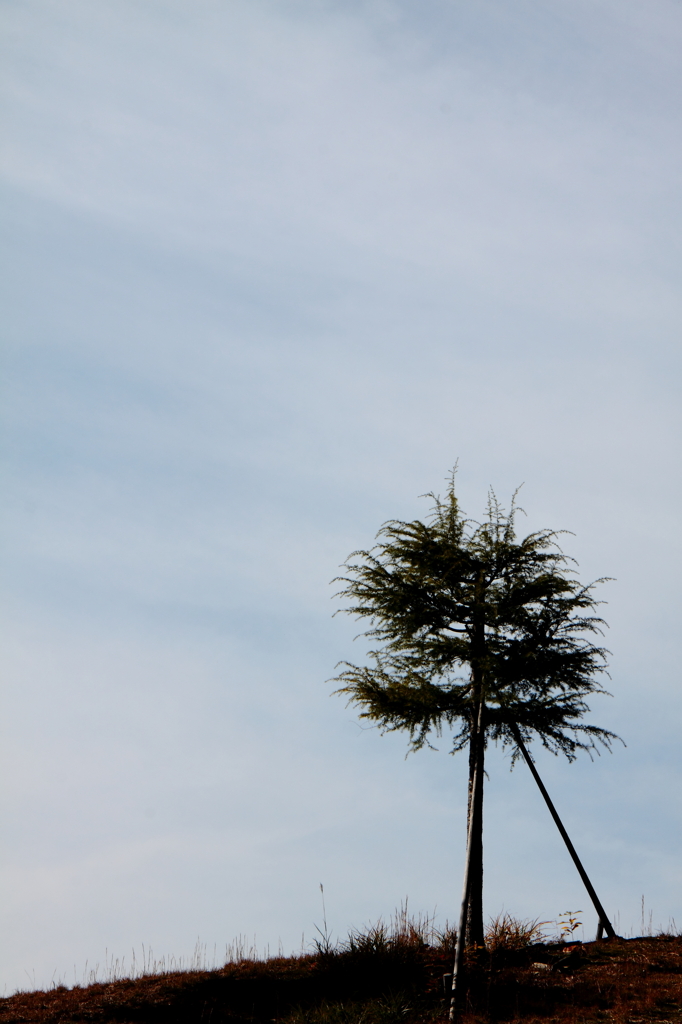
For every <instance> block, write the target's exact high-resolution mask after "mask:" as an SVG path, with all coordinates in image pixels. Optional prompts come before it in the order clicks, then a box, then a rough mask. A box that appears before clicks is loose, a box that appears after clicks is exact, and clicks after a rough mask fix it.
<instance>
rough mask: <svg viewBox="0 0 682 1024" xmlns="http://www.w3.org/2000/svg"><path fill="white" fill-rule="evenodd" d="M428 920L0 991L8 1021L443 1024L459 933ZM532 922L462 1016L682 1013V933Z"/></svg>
mask: <svg viewBox="0 0 682 1024" xmlns="http://www.w3.org/2000/svg"><path fill="white" fill-rule="evenodd" d="M398 923H399V922H398ZM498 923H499V922H498ZM503 923H504V922H503ZM427 924H428V921H426V922H425V921H422V922H420V923H418V924H417V926H415V925H414V923H411V924H410V923H409V922H403V926H402V927H397V928H396V927H394V928H392V929H391V928H386V927H384V926H383V925H381V924H379V925H377V926H374V928H372V929H369V930H368V931H367V932H364V933H358V932H356V933H353V935H351V936H350V937H349V939H348V941H347V942H346V943H344V944H343V945H341V946H338V947H336V948H334V949H331V948H329V947H328V946H327V947H326V948H323V949H318V951H317V952H315V953H314V954H312V955H307V956H299V957H288V958H284V957H278V958H273V959H270V960H264V961H256V960H243V961H241V962H239V963H231V964H227V965H226V966H225V967H223V968H220V969H218V970H212V971H202V970H195V971H184V972H181V971H179V972H169V973H166V974H162V975H150V976H146V977H141V978H137V979H135V980H118V981H113V982H110V983H108V984H105V983H102V984H94V985H90V986H88V987H84V988H81V987H79V986H76V987H74V988H71V989H68V988H65V987H63V986H59V987H57V988H53V989H51V990H49V991H46V992H23V993H18V994H16V995H13V996H10V997H9V998H6V999H2V1000H0V1022H1V1024H20V1022H21V1024H58V1022H59V1024H68V1022H72V1021H73V1022H77V1021H78V1022H90V1024H109V1022H111V1024H114V1022H116V1024H143V1022H144V1024H146V1022H150V1024H157V1022H158V1024H176V1022H177V1024H180V1022H182V1024H186V1022H206V1024H208V1022H210V1024H271V1022H273V1021H281V1022H282V1024H422V1022H423V1024H445V1022H446V1021H447V1005H446V1001H445V999H444V997H443V986H442V977H443V974H444V973H446V972H447V971H449V970H450V969H451V963H452V936H451V935H449V934H444V935H440V936H439V935H438V934H437V933H435V932H433V930H432V929H431V931H429V929H428V928H427V927H426V925H427ZM517 924H518V923H517ZM534 925H535V922H527V923H526V924H525V925H524V924H523V923H520V924H519V927H516V925H515V924H514V922H513V921H510V920H507V921H506V923H505V928H506V930H507V932H508V933H509V934H510V935H511V939H510V941H509V942H507V943H506V944H505V942H504V941H502V940H501V938H500V934H501V932H503V931H504V930H505V928H501V927H498V928H497V938H496V939H495V941H494V942H493V941H491V942H489V948H488V949H486V950H479V951H478V953H477V954H476V955H474V956H472V957H470V962H469V966H468V978H469V982H470V992H469V996H468V1003H467V1008H466V1011H465V1012H464V1013H463V1015H462V1018H461V1019H462V1024H482V1022H484V1021H485V1022H488V1021H508V1022H517V1021H518V1022H520V1021H524V1022H525V1024H541V1022H542V1024H569V1022H571V1024H596V1022H600V1024H645V1022H647V1024H648V1022H658V1024H667V1022H670V1024H672V1022H677V1024H682V937H679V936H677V937H675V936H658V937H655V938H653V937H652V938H640V939H628V940H622V939H619V940H616V941H613V942H598V943H597V942H592V943H585V944H584V945H580V944H574V945H567V944H562V943H533V942H532V939H533V938H534V937H535V935H536V932H535V931H534ZM524 929H525V931H526V933H527V934H528V936H529V938H528V941H526V942H525V944H524V941H523V939H522V937H520V935H519V932H523V930H524ZM489 934H490V933H489Z"/></svg>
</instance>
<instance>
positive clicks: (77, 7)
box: [0, 0, 682, 994]
mask: <svg viewBox="0 0 682 1024" xmlns="http://www.w3.org/2000/svg"><path fill="white" fill-rule="evenodd" d="M0 15H1V16H0V23H1V25H2V54H3V59H2V65H3V67H4V72H3V87H2V93H3V103H2V118H3V133H2V134H3V139H4V142H3V149H2V153H3V155H2V184H1V188H2V202H3V210H4V223H5V229H4V232H3V243H2V244H3V256H2V263H3V272H2V291H3V309H4V314H3V344H2V357H1V363H2V383H1V384H0V389H1V395H0V397H1V402H2V438H1V446H2V450H1V459H2V480H3V495H4V498H3V512H2V537H3V542H2V563H3V565H2V580H3V582H2V605H3V613H2V622H3V625H2V629H3V637H4V639H3V654H2V673H3V686H2V698H1V702H2V703H1V713H0V722H1V728H2V737H1V739H0V749H1V758H2V797H1V799H2V806H1V808H0V820H1V821H2V830H1V831H2V859H3V869H2V879H3V881H2V887H3V889H2V899H1V901H0V902H1V905H2V910H1V911H0V918H1V921H2V923H1V925H0V962H1V963H2V968H1V969H0V993H1V992H4V993H6V994H9V993H11V992H13V991H15V990H16V989H18V988H33V987H43V986H49V985H50V984H53V983H58V982H63V983H65V984H74V983H75V982H77V981H78V982H80V981H82V980H83V979H87V978H88V977H89V976H90V975H89V974H88V972H91V971H93V970H97V971H99V976H105V975H106V972H107V969H108V968H107V966H106V965H107V964H110V963H111V961H112V960H116V959H118V960H119V962H120V963H122V962H123V958H125V963H126V964H129V963H130V960H131V956H132V950H136V955H137V957H138V960H139V957H140V956H141V950H142V947H143V945H144V949H145V950H146V951H147V952H148V951H149V950H153V955H154V957H155V958H157V959H160V958H162V957H166V958H171V957H175V958H176V960H178V961H179V960H180V959H181V958H185V960H187V959H188V958H191V956H192V953H193V951H194V950H195V948H196V943H197V942H199V943H200V944H201V948H203V949H205V950H207V954H206V955H207V957H208V959H209V960H210V959H211V958H212V962H216V963H220V962H222V959H221V958H224V951H225V947H226V944H229V943H231V942H232V941H233V940H234V939H235V938H236V937H237V936H243V937H248V942H249V943H255V944H256V946H257V948H258V949H259V950H261V951H267V950H268V949H269V950H270V952H276V951H277V950H278V949H279V948H281V949H283V950H284V951H285V952H287V953H288V952H290V951H298V950H300V949H301V948H303V949H305V948H309V945H310V943H311V942H312V941H313V940H314V938H315V936H316V935H317V932H316V927H322V920H323V913H322V905H321V899H320V897H321V894H320V889H319V886H320V883H322V884H323V885H324V895H325V902H326V916H327V922H328V927H329V929H330V930H331V931H332V933H333V935H334V936H335V937H338V938H343V937H344V936H345V935H346V934H347V932H348V930H349V929H350V928H354V927H355V928H361V927H363V926H364V925H366V924H367V923H369V922H372V921H376V920H377V919H378V918H379V917H384V918H387V917H389V916H390V915H391V913H392V912H393V911H394V910H395V909H396V908H397V907H398V906H399V905H400V904H401V902H404V901H405V900H406V899H407V900H408V901H409V902H408V905H409V907H410V908H411V909H412V910H413V911H414V912H415V913H418V912H423V913H426V914H434V915H435V918H436V921H437V922H439V923H441V924H442V923H444V922H445V921H446V920H448V919H449V920H450V921H453V920H454V919H455V918H456V915H457V907H458V902H459V893H460V891H461V874H462V867H463V859H464V842H465V835H464V830H465V820H464V814H465V796H466V768H467V766H466V763H465V762H466V758H465V757H463V756H462V755H459V756H456V757H450V756H449V754H448V750H449V747H448V739H447V737H443V738H442V740H440V741H438V742H437V744H436V745H437V746H438V748H439V749H438V750H437V751H423V752H421V753H419V754H416V755H413V756H409V757H407V758H405V751H406V742H405V738H404V737H403V736H400V735H391V736H383V737H382V736H381V735H380V734H379V733H378V732H377V731H376V730H373V729H367V728H361V727H360V725H359V724H358V721H357V717H356V715H355V713H354V712H353V710H352V709H348V708H346V707H345V706H344V702H343V700H342V699H341V698H339V697H338V696H332V695H331V693H332V690H333V688H334V687H333V684H332V683H330V682H329V680H330V678H331V677H332V676H333V675H334V673H335V666H336V665H337V663H338V662H339V661H340V660H342V659H349V660H351V661H353V660H354V661H362V659H363V656H364V650H365V647H364V641H363V640H362V639H360V640H355V639H354V638H355V637H356V634H357V633H358V632H359V630H360V629H361V628H362V627H361V626H358V624H357V623H356V622H354V621H353V620H352V619H350V618H348V617H344V616H337V617H333V612H334V611H335V609H336V608H337V607H338V606H339V602H338V601H335V599H334V593H335V589H336V588H335V586H334V585H333V584H332V583H331V581H332V580H333V578H334V577H335V576H337V575H338V574H339V571H340V566H341V565H342V563H343V562H344V560H345V559H346V557H347V556H348V555H349V554H350V553H351V551H353V550H355V549H357V548H367V547H369V546H371V544H372V543H373V539H374V536H375V534H376V532H377V530H378V529H379V527H380V526H381V524H382V523H383V522H384V521H386V520H387V519H391V518H400V519H414V518H418V517H422V518H423V517H424V516H426V515H427V514H428V511H429V507H430V505H429V501H430V499H428V498H425V497H423V496H424V495H425V494H428V493H429V492H437V493H438V492H440V493H442V492H443V491H444V489H445V487H446V486H447V478H448V474H449V472H450V471H451V469H452V467H453V466H454V465H455V463H457V464H458V474H457V482H458V483H457V486H458V493H459V495H460V499H461V503H462V507H463V509H464V511H465V512H466V513H467V514H469V515H470V516H473V517H477V516H480V515H482V513H483V510H484V507H485V501H486V496H487V493H488V489H489V487H493V488H494V489H495V492H496V493H497V495H498V496H499V497H500V499H501V500H502V501H503V503H506V504H508V502H509V500H510V498H511V495H512V493H513V492H514V490H515V489H516V488H517V487H518V486H519V485H521V484H523V488H522V491H521V493H520V498H519V500H520V503H521V505H522V506H523V508H524V509H525V512H526V516H525V517H522V518H521V519H520V520H519V529H520V532H521V533H526V532H530V531H531V530H534V529H538V528H542V527H549V528H553V529H566V530H568V531H571V533H570V534H568V535H566V537H565V539H564V542H563V545H564V550H565V551H566V553H567V554H569V555H571V556H573V557H575V558H576V559H577V560H578V563H579V572H580V578H581V579H583V580H585V581H589V580H594V579H597V578H601V577H605V576H607V577H612V581H611V582H608V583H605V584H603V585H602V586H600V588H599V591H598V594H599V596H600V597H602V598H603V600H605V601H606V602H608V603H607V604H605V605H604V606H603V614H604V617H605V619H606V620H607V622H608V623H609V627H610V628H609V630H608V635H607V638H606V641H605V642H606V644H607V646H608V648H609V649H610V651H611V652H612V654H611V657H610V673H611V679H610V681H609V682H608V688H609V689H610V691H611V693H612V694H613V697H612V698H607V697H599V698H595V699H594V701H593V712H592V715H591V717H590V719H589V720H590V721H593V722H595V723H596V724H599V725H603V726H605V727H607V728H610V729H612V730H614V731H615V732H617V733H619V734H620V735H621V736H622V737H623V740H624V741H625V743H626V746H621V745H616V747H615V748H614V751H613V753H612V754H605V755H604V756H602V757H600V758H597V759H595V761H594V762H591V761H590V760H589V759H588V758H585V757H583V758H581V759H579V761H578V762H576V763H574V764H568V763H567V762H566V761H561V760H558V759H556V758H554V757H552V756H551V755H548V754H546V753H543V752H542V751H537V764H538V767H539V769H540V772H541V774H542V775H543V778H544V780H545V782H546V784H547V786H548V788H549V790H550V792H551V794H552V796H553V798H554V800H555V802H556V804H557V806H558V809H559V811H560V813H561V814H562V816H563V817H564V820H565V822H566V825H567V827H568V830H569V832H570V834H571V836H572V838H573V841H574V843H575V845H576V846H577V848H578V850H579V852H580V854H581V856H582V857H583V860H584V862H585V865H586V867H587V869H588V872H589V873H590V875H591V877H592V879H593V882H594V884H595V887H596V889H597V892H598V893H599V895H600V898H601V900H602V902H603V903H604V906H605V908H606V909H607V912H608V913H609V914H611V915H613V918H614V922H615V924H616V927H617V929H618V930H619V931H620V932H621V933H622V934H641V933H642V931H643V930H646V929H648V928H650V927H653V928H654V930H656V929H659V928H664V929H666V928H671V927H673V925H672V924H671V921H672V920H675V922H676V925H675V927H677V928H678V929H679V927H680V925H682V885H681V883H682V868H681V866H680V861H679V846H680V841H681V838H682V836H681V834H680V833H681V830H680V817H681V813H682V806H681V798H680V794H682V771H681V770H680V754H679V724H680V718H681V716H682V699H681V696H680V685H679V658H678V656H677V650H676V646H675V642H674V641H675V634H676V630H677V629H678V622H679V616H680V597H679V585H678V581H679V576H680V569H681V568H682V567H681V565H680V561H681V560H680V543H679V536H680V533H679V528H678V518H679V510H680V507H681V505H682V494H681V493H680V483H679V468H678V466H679V456H678V450H679V437H680V424H679V418H680V411H679V410H680V402H679V382H680V370H679V354H680V343H679V337H680V326H681V324H682V301H681V299H680V294H681V293H680V269H681V262H680V255H681V254H680V238H681V237H682V230H681V229H682V224H681V220H682V216H681V209H680V195H681V194H682V192H681V189H680V184H681V183H680V176H681V169H682V144H681V141H680V140H681V138H682V136H681V133H680V113H681V111H680V106H681V105H682V68H681V67H680V62H679V53H680V48H681V46H682V7H681V6H680V4H679V2H677V0H648V2H647V3H646V4H641V3H640V2H635V0H590V2H587V0H562V2H561V3H559V2H550V0H517V2H515V3H514V4H509V3H508V2H507V0H476V3H464V2H462V0H422V2H420V3H419V4H415V3H413V2H407V0H343V2H336V0H198V2H196V3H191V4H189V3H186V2H180V0H98V3H96V4H93V3H91V2H89V0H20V2H19V0H2V2H1V3H0ZM676 456H677V457H676ZM485 857H486V859H485V895H484V900H485V912H486V915H487V916H492V915H495V914H497V913H499V912H500V911H503V910H504V911H508V912H510V913H512V914H514V915H516V916H519V917H522V918H540V919H541V920H543V921H547V920H548V921H555V920H556V919H557V918H558V916H559V915H560V914H562V913H564V912H565V911H568V910H577V909H581V910H582V915H581V916H582V920H583V922H584V930H583V931H582V932H581V933H580V934H581V936H583V937H584V938H586V939H589V938H592V937H593V935H594V932H595V929H596V915H595V913H594V911H593V910H592V909H591V907H590V905H589V902H588V899H587V896H586V894H585V893H584V891H583V889H582V887H581V883H580V880H579V878H578V876H577V873H576V872H575V869H574V867H573V865H572V864H571V862H570V860H569V858H568V855H567V853H566V851H565V849H564V848H563V846H562V844H561V840H560V838H559V836H558V834H557V832H556V829H555V828H554V826H553V824H552V822H551V820H550V818H549V815H548V814H547V811H546V808H545V807H544V805H543V804H542V801H541V799H540V797H539V794H538V792H537V790H536V789H535V788H534V784H533V782H532V779H531V778H530V777H529V773H528V772H527V770H526V769H525V766H524V765H518V766H517V767H516V768H515V769H514V770H513V772H510V771H509V758H508V755H505V754H504V753H503V752H502V751H499V750H497V749H496V748H495V747H492V748H491V750H490V752H489V756H488V778H487V780H486V806H485ZM244 941H246V939H245V940H244Z"/></svg>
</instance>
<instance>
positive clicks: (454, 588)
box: [334, 472, 617, 945]
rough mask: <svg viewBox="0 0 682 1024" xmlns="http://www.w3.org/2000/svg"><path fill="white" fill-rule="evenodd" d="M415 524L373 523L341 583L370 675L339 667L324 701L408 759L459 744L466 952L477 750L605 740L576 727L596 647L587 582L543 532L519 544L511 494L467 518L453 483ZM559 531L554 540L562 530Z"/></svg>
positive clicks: (479, 933)
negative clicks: (398, 733)
mask: <svg viewBox="0 0 682 1024" xmlns="http://www.w3.org/2000/svg"><path fill="white" fill-rule="evenodd" d="M427 497H429V498H431V499H432V500H433V502H434V504H433V508H432V510H431V514H430V516H429V517H428V519H427V521H426V522H422V521H420V520H415V521H414V522H401V521H397V520H391V521H389V522H387V523H385V524H384V525H383V526H382V527H381V529H380V531H379V533H378V534H377V543H376V545H375V546H374V547H373V548H372V549H371V550H369V551H356V552H353V554H351V555H350V556H349V558H348V560H347V562H346V563H345V568H346V575H345V576H342V577H339V581H340V582H342V583H343V584H344V588H343V589H342V590H341V591H340V594H339V595H338V596H340V597H342V598H345V599H347V600H348V601H349V604H348V605H347V607H345V608H343V609H341V611H344V612H347V613H349V614H351V615H355V616H358V617H360V618H364V619H368V620H369V622H370V629H368V630H367V631H366V633H364V634H363V635H365V636H367V637H369V638H370V639H371V640H373V641H374V642H375V644H376V649H374V650H372V651H370V652H369V660H370V664H369V665H364V666H358V665H353V664H351V663H349V662H342V663H341V667H342V671H341V672H340V674H339V675H338V676H337V677H336V678H335V680H334V682H337V683H340V684H341V685H340V689H339V690H337V691H336V692H338V693H343V694H346V695H347V696H348V698H349V703H351V704H354V705H357V706H358V707H359V708H360V709H361V710H360V717H361V718H364V719H368V720H370V721H371V722H374V723H376V724H377V725H378V726H379V727H380V728H381V729H382V730H383V731H388V732H392V731H395V730H406V731H407V733H408V734H409V742H410V749H412V750H418V749H419V748H421V747H423V746H424V745H429V746H430V743H429V737H430V735H431V734H436V735H440V734H441V733H442V730H443V729H444V728H446V729H448V730H450V729H452V730H453V732H454V737H453V749H452V752H453V753H455V752H457V751H459V750H462V749H464V748H466V747H468V751H469V794H468V815H467V843H468V850H469V854H468V856H469V860H468V863H469V869H468V891H467V892H466V894H465V898H466V937H465V944H466V945H482V944H483V938H484V936H483V814H482V811H483V778H484V759H485V749H486V745H487V743H488V742H489V740H491V739H492V740H495V741H499V742H501V743H502V744H503V746H509V747H510V748H511V751H512V764H513V763H514V761H515V760H516V759H517V758H518V757H519V756H520V750H519V744H518V742H517V740H518V738H519V737H521V738H522V740H523V741H524V742H528V741H530V740H531V739H533V738H536V739H539V740H540V742H541V743H542V744H543V746H544V747H546V748H547V749H548V750H551V751H552V752H553V753H555V754H559V753H562V754H565V755H566V757H567V758H568V759H569V761H571V760H573V759H574V758H575V756H576V753H577V752H578V751H579V750H585V751H588V752H589V753H591V752H592V751H593V750H596V749H597V744H600V743H601V744H603V745H604V746H606V747H610V744H611V741H612V740H613V739H616V738H617V737H616V736H615V735H614V733H611V732H609V731H607V730H605V729H600V728H598V727H597V726H594V725H587V724H584V723H583V722H582V721H581V719H582V717H583V715H584V714H585V712H587V711H588V710H589V709H588V706H587V704H586V698H587V697H588V696H589V695H590V694H595V693H605V692H606V691H605V690H604V689H602V687H601V686H600V685H599V683H598V681H597V680H598V677H599V675H600V673H602V672H604V671H605V668H606V660H605V659H606V651H605V649H604V648H603V647H600V646H598V645H597V644H596V643H595V642H594V640H595V638H596V637H597V636H600V635H601V633H602V627H603V626H604V622H603V620H602V619H601V618H599V617H598V616H597V615H596V614H595V609H596V606H597V604H598V603H599V602H597V601H596V600H595V598H594V596H593V590H594V587H595V586H596V584H597V583H601V582H604V580H597V581H596V582H595V583H590V584H588V585H583V584H581V583H579V582H578V580H577V579H576V576H575V570H574V569H573V568H572V566H573V565H574V564H575V563H574V560H573V559H570V558H568V557H567V556H566V555H565V554H564V553H563V552H562V551H561V549H560V548H559V546H558V543H557V539H558V536H559V534H558V533H557V532H556V531H552V530H540V531H538V532H536V533H531V534H529V535H528V536H527V537H525V538H523V539H522V540H519V539H517V536H516V532H515V518H516V516H517V514H518V512H519V511H520V509H519V508H518V506H517V505H516V500H515V499H516V495H514V498H513V499H512V503H511V508H510V510H509V511H508V512H507V511H505V509H504V508H502V506H501V505H500V503H499V502H498V500H497V498H496V497H495V494H494V493H493V492H492V491H491V492H490V493H489V497H488V503H487V509H486V517H485V519H484V521H483V522H481V523H479V522H476V521H474V520H470V519H467V518H465V516H464V515H463V514H462V512H461V510H460V507H459V504H458V501H457V497H456V494H455V475H454V472H453V474H452V476H451V478H450V481H449V486H448V491H447V495H446V497H445V499H444V500H441V499H440V498H438V497H436V496H435V495H434V494H429V495H427ZM562 532H563V531H562Z"/></svg>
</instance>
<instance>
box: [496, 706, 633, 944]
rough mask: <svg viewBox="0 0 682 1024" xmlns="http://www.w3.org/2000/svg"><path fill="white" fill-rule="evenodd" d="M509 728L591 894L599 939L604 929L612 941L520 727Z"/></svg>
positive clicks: (611, 932) (609, 926)
mask: <svg viewBox="0 0 682 1024" xmlns="http://www.w3.org/2000/svg"><path fill="white" fill-rule="evenodd" d="M509 727H510V729H511V731H512V732H513V734H514V739H515V741H516V745H517V746H518V748H519V750H520V751H521V753H522V754H523V757H524V760H525V762H526V764H527V765H528V767H529V768H530V770H531V773H532V775H533V778H534V779H535V781H536V782H537V784H538V789H539V790H540V792H541V793H542V795H543V797H544V799H545V803H546V804H547V806H548V807H549V813H550V814H551V815H552V817H553V818H554V822H555V824H556V827H557V828H558V829H559V832H560V833H561V838H562V839H563V841H564V842H565V843H566V849H567V850H568V852H569V853H570V855H571V857H572V858H573V863H574V864H575V866H576V867H577V869H578V874H579V875H580V877H581V878H582V880H583V883H584V885H585V888H586V889H587V892H588V894H589V897H590V899H591V900H592V903H593V904H594V909H595V910H596V911H597V916H598V917H599V929H598V931H597V938H598V939H600V938H601V937H602V929H603V931H605V932H606V934H607V936H608V937H609V938H610V939H615V938H617V937H618V936H617V935H616V933H615V931H614V929H613V925H612V924H611V922H610V921H609V919H608V917H607V916H606V911H605V910H604V908H603V907H602V905H601V902H600V900H599V897H598V896H597V894H596V892H595V891H594V886H593V885H592V882H591V881H590V880H589V878H588V876H587V872H586V871H585V868H584V867H583V865H582V862H581V860H580V857H579V856H578V854H577V853H576V849H575V847H574V845H573V843H572V842H571V840H570V839H569V837H568V832H567V831H566V829H565V828H564V826H563V822H562V820H561V818H560V817H559V815H558V814H557V810H556V807H555V806H554V804H553V803H552V801H551V799H550V796H549V793H548V792H547V790H546V789H545V787H544V785H543V782H542V779H541V778H540V776H539V775H538V771H537V768H536V767H535V764H534V763H533V759H532V758H531V756H530V754H529V753H528V751H527V750H526V744H525V743H524V742H523V740H522V739H521V733H520V731H519V728H518V726H517V725H516V724H515V723H510V726H509Z"/></svg>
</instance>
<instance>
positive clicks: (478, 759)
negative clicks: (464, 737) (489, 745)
mask: <svg viewBox="0 0 682 1024" xmlns="http://www.w3.org/2000/svg"><path fill="white" fill-rule="evenodd" d="M482 700H483V695H482V693H481V696H480V697H479V707H478V708H477V714H476V719H475V722H476V728H474V729H472V733H471V741H470V744H469V813H468V816H467V842H469V834H471V855H470V857H471V859H470V863H469V892H468V900H467V916H466V932H465V939H464V945H465V946H466V947H469V946H482V945H483V944H484V930H483V774H484V761H485V718H484V713H483V712H484V708H483V707H481V706H480V702H481V701H482ZM474 780H475V783H474Z"/></svg>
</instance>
